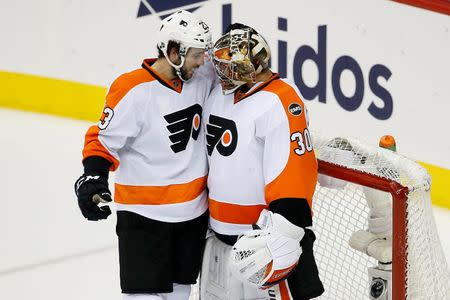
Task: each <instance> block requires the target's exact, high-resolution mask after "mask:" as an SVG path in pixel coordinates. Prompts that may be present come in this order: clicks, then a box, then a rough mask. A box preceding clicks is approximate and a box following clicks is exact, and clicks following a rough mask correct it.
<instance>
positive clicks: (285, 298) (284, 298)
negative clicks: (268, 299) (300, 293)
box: [278, 280, 292, 300]
mask: <svg viewBox="0 0 450 300" xmlns="http://www.w3.org/2000/svg"><path fill="white" fill-rule="evenodd" d="M278 286H279V287H280V294H281V300H291V299H292V298H291V296H290V293H289V290H288V286H287V280H284V281H282V282H280V283H279V284H278Z"/></svg>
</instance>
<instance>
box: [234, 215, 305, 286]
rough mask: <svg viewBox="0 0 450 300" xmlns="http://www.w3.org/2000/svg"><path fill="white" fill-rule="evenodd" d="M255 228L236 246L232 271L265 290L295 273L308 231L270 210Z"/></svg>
mask: <svg viewBox="0 0 450 300" xmlns="http://www.w3.org/2000/svg"><path fill="white" fill-rule="evenodd" d="M255 228H256V229H254V230H252V231H249V232H247V233H245V234H244V235H243V236H241V237H240V238H239V239H238V241H237V242H236V244H234V246H233V248H232V250H231V253H232V271H233V272H234V274H235V276H237V277H238V278H241V279H242V280H244V281H248V282H249V283H251V284H254V285H257V286H258V287H260V288H263V289H264V288H268V287H270V286H272V285H275V284H277V283H278V282H280V281H282V280H284V279H286V278H287V277H288V276H289V275H290V274H291V272H292V271H293V270H294V269H295V267H296V266H297V263H298V260H299V258H300V255H301V253H302V249H301V247H300V241H301V240H302V238H303V236H304V234H305V231H304V230H303V228H301V227H298V226H296V225H294V224H292V223H290V222H289V221H288V220H286V218H284V217H283V216H282V215H279V214H273V213H272V212H270V211H268V210H263V211H262V212H261V215H260V217H259V219H258V222H257V223H256V226H255Z"/></svg>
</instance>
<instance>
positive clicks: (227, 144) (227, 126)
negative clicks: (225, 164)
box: [206, 115, 238, 156]
mask: <svg viewBox="0 0 450 300" xmlns="http://www.w3.org/2000/svg"><path fill="white" fill-rule="evenodd" d="M237 141H238V134H237V129H236V123H234V121H232V120H228V119H224V118H221V117H218V116H215V115H210V116H209V120H208V124H206V148H207V149H208V155H209V156H211V154H212V152H213V151H214V148H217V151H218V152H219V153H220V154H221V155H223V156H229V155H231V154H232V153H233V152H234V150H235V149H236V145H237Z"/></svg>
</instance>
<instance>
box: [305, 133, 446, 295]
mask: <svg viewBox="0 0 450 300" xmlns="http://www.w3.org/2000/svg"><path fill="white" fill-rule="evenodd" d="M314 138H315V139H314V147H315V151H316V155H317V158H318V159H320V160H324V161H328V162H332V163H335V164H339V165H343V166H345V167H347V168H350V169H354V170H359V171H362V172H365V173H369V174H374V175H378V176H380V177H383V178H387V179H389V180H393V181H395V182H398V183H399V184H401V185H403V186H406V187H408V189H409V191H410V192H409V194H408V198H407V209H406V211H407V215H406V220H407V224H405V226H407V227H406V230H407V239H406V247H407V248H406V249H407V250H406V260H407V265H406V298H407V299H450V271H449V268H448V266H447V263H446V260H445V257H444V254H443V252H442V248H441V245H440V242H439V237H438V235H437V230H436V225H435V223H434V217H433V213H432V208H431V201H430V194H429V189H430V184H431V182H430V177H429V175H428V173H427V172H426V170H425V169H423V168H422V167H421V166H420V165H419V164H417V163H416V162H414V161H412V160H410V159H408V158H405V157H403V156H401V155H399V154H397V153H395V152H392V151H390V150H386V149H382V148H378V147H370V146H367V145H364V144H362V143H361V142H359V141H357V140H354V139H342V138H337V139H333V138H323V137H319V138H317V136H314ZM361 176H364V175H361ZM340 187H342V186H340ZM363 189H364V188H363V187H362V186H360V185H357V184H352V183H347V184H346V185H345V187H344V188H343V189H336V188H326V187H321V186H320V185H318V186H317V189H316V193H315V195H314V200H313V211H314V228H315V232H316V234H317V237H318V238H317V241H316V244H315V253H316V259H317V262H318V265H319V271H320V275H321V278H322V280H323V282H324V285H325V294H324V295H323V296H322V297H320V299H369V294H368V288H369V282H368V275H367V268H368V267H372V266H376V265H377V262H376V260H374V259H373V258H370V257H369V256H367V255H365V254H363V253H361V252H358V251H356V250H353V249H352V248H350V247H349V246H348V241H349V239H350V236H351V234H352V233H353V232H355V231H357V230H360V229H367V217H368V211H369V208H368V206H367V202H366V199H365V195H366V194H365V193H364V192H363ZM394 201H395V199H394ZM393 230H394V231H395V230H398V228H395V227H394V229H393ZM396 288H398V287H396V286H394V287H393V289H396Z"/></svg>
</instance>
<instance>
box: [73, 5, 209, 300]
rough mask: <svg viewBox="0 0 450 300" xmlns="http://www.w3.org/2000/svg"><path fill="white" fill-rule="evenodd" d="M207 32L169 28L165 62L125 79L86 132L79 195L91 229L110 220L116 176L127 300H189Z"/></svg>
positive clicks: (163, 44) (196, 261)
mask: <svg viewBox="0 0 450 300" xmlns="http://www.w3.org/2000/svg"><path fill="white" fill-rule="evenodd" d="M210 46H211V33H210V30H209V28H208V26H207V25H206V24H205V23H204V22H203V21H201V20H200V19H199V18H198V17H196V16H195V15H193V14H191V13H189V12H187V11H178V12H176V13H174V14H172V15H170V16H169V17H167V18H166V19H164V20H163V21H162V23H161V27H160V30H159V41H158V45H157V47H158V51H159V57H158V58H157V59H146V60H144V62H143V64H142V68H140V69H137V70H134V71H132V72H130V73H126V74H123V75H121V76H120V77H119V78H117V79H116V80H115V81H114V83H113V84H112V86H111V87H110V89H109V91H108V94H107V96H106V104H105V107H104V109H103V114H102V117H101V119H100V121H99V122H98V124H97V125H95V126H92V127H90V128H89V130H88V132H87V133H86V139H85V145H84V149H83V165H84V174H83V175H82V176H81V177H80V178H79V179H78V180H77V182H76V184H75V191H76V195H77V197H78V204H79V207H80V209H81V212H82V214H83V216H84V217H85V218H87V219H88V220H94V221H97V220H101V219H106V218H107V217H108V215H110V214H111V210H110V209H109V207H108V206H98V203H99V202H103V203H107V202H110V201H111V193H110V190H109V188H108V173H109V171H116V176H115V186H114V187H115V190H114V192H115V193H114V202H115V204H116V205H115V206H116V208H117V228H116V231H117V235H118V240H119V260H120V283H121V288H122V299H125V300H128V299H135V300H157V299H167V300H175V299H176V300H182V299H188V298H189V294H190V285H191V284H194V283H195V282H196V278H197V276H198V272H199V268H200V265H201V255H202V252H203V248H204V243H205V235H206V230H207V224H208V214H207V195H206V191H205V188H206V175H207V158H206V155H205V151H204V135H203V134H201V131H202V130H203V129H202V128H201V116H202V110H203V108H202V107H203V103H204V100H205V99H206V97H207V96H208V95H209V93H210V91H211V88H212V81H213V79H214V78H215V75H214V71H213V67H212V64H211V63H209V69H208V68H207V66H206V65H204V59H205V51H206V50H208V49H209V48H210Z"/></svg>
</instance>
